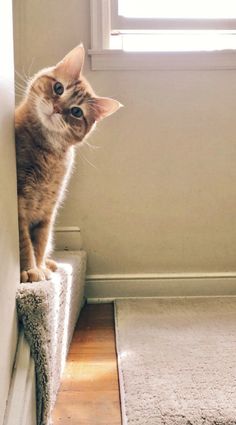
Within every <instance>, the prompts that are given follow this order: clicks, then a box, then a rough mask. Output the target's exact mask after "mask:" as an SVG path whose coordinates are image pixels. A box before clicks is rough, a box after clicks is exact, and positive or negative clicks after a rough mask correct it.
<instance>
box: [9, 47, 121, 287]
mask: <svg viewBox="0 0 236 425" xmlns="http://www.w3.org/2000/svg"><path fill="white" fill-rule="evenodd" d="M83 62H84V48H83V46H82V45H79V46H78V47H76V48H75V49H73V50H72V51H71V52H70V53H68V54H67V55H66V56H65V58H64V59H63V60H62V61H61V62H59V63H58V64H57V65H56V66H54V67H51V68H47V69H43V70H42V71H40V72H38V73H37V74H36V75H35V76H34V77H33V78H32V80H31V81H30V82H29V84H28V87H27V90H26V95H25V98H24V99H23V101H22V102H21V104H20V105H19V107H18V108H17V109H16V115H15V129H16V130H15V133H16V157H17V186H18V209H19V236H20V263H21V281H22V282H33V281H39V280H43V279H49V278H50V276H51V270H52V271H54V270H55V269H56V263H55V262H54V261H52V260H50V259H48V258H47V255H48V251H49V248H50V239H51V233H52V228H53V223H54V220H55V216H56V212H57V208H58V205H59V204H60V201H61V199H62V196H63V193H64V190H65V186H66V184H67V182H68V178H69V176H70V170H71V166H72V163H73V158H74V148H75V145H77V144H79V143H81V142H82V140H83V139H84V137H85V136H87V135H88V133H89V132H90V131H91V130H92V129H93V128H94V125H95V124H96V122H97V121H99V120H101V119H102V118H105V117H106V116H108V115H110V114H112V113H113V112H115V111H116V110H117V109H119V107H120V106H121V104H120V103H119V102H118V101H116V100H114V99H110V98H104V97H98V96H96V95H95V93H94V91H93V89H92V88H91V86H90V85H89V83H88V82H87V81H86V79H85V78H84V77H83V76H82V73H81V72H82V67H83Z"/></svg>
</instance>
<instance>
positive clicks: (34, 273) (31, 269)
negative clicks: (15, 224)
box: [19, 217, 45, 283]
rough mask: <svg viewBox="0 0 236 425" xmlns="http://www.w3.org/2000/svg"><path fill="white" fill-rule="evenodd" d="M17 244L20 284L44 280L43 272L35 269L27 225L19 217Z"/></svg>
mask: <svg viewBox="0 0 236 425" xmlns="http://www.w3.org/2000/svg"><path fill="white" fill-rule="evenodd" d="M19 242H20V269H21V282H23V283H25V282H38V281H39V280H44V279H45V276H44V274H43V272H42V271H41V270H39V269H37V267H36V260H35V256H34V250H33V246H32V242H31V238H30V232H29V226H28V223H27V221H26V220H25V219H23V218H22V217H19Z"/></svg>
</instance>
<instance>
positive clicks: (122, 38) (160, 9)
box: [111, 0, 236, 52]
mask: <svg viewBox="0 0 236 425" xmlns="http://www.w3.org/2000/svg"><path fill="white" fill-rule="evenodd" d="M113 1H114V4H115V5H116V8H115V14H116V17H115V18H113V28H112V31H111V48H112V49H121V50H124V51H130V52H131V51H133V52H142V51H143V52H147V51H149V52H152V51H154V52H155V51H156V52H158V51H159V52H165V51H166V52H171V51H174V52H177V51H185V52H187V51H217V50H218V51H219V50H236V25H235V22H236V21H235V20H234V19H235V18H236V0H224V1H219V0H218V1H217V0H197V1H196V0H179V1H177V0H162V1H160V0H145V1H138V0H113ZM115 14H114V15H115ZM114 15H113V16H114ZM191 23H192V25H193V27H191Z"/></svg>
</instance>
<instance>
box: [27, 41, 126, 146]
mask: <svg viewBox="0 0 236 425" xmlns="http://www.w3.org/2000/svg"><path fill="white" fill-rule="evenodd" d="M84 55H85V53H84V48H83V45H79V46H77V47H75V48H74V49H73V50H71V52H69V53H68V54H67V55H66V56H65V57H64V59H63V60H62V61H61V62H59V63H58V64H57V65H56V66H54V67H51V68H47V69H43V70H42V71H40V72H38V73H37V74H36V75H35V76H34V77H33V79H32V80H31V81H30V83H29V85H28V88H27V93H26V97H27V99H28V102H30V103H31V106H32V108H33V110H34V113H35V114H36V115H37V118H38V120H39V121H40V122H41V124H42V125H43V126H44V127H45V128H46V129H47V130H48V131H52V132H57V133H58V132H59V133H62V134H63V136H65V137H66V138H68V139H71V140H73V143H76V142H80V141H81V140H83V138H84V137H85V136H86V134H88V133H89V132H90V130H91V129H92V128H93V127H94V124H95V123H96V122H97V121H99V120H101V119H103V118H105V117H107V116H108V115H111V114H113V112H115V111H117V109H119V108H120V106H122V105H121V104H120V103H119V102H118V101H117V100H114V99H110V98H107V97H98V96H96V95H95V93H94V91H93V89H92V87H91V86H90V84H89V83H88V81H87V80H86V79H85V78H84V77H83V75H82V68H83V63H84Z"/></svg>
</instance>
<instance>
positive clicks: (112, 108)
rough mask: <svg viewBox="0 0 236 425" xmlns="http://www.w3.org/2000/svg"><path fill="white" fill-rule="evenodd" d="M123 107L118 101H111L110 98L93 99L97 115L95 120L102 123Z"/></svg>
mask: <svg viewBox="0 0 236 425" xmlns="http://www.w3.org/2000/svg"><path fill="white" fill-rule="evenodd" d="M122 106H123V105H122V104H121V103H120V102H118V100H115V99H111V98H110V97H95V98H93V111H94V113H95V120H96V121H100V120H102V119H103V118H106V117H108V116H109V115H111V114H113V113H114V112H116V111H117V110H118V109H119V108H120V107H122Z"/></svg>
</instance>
